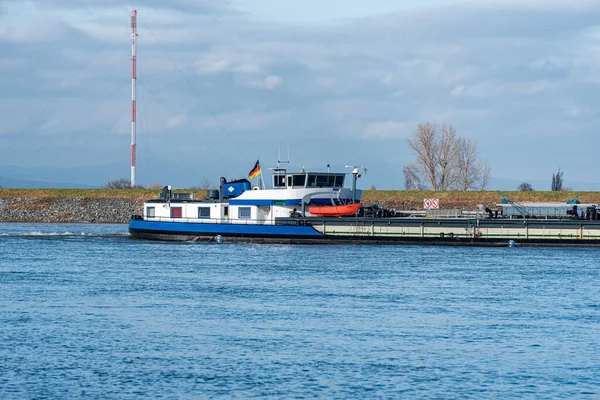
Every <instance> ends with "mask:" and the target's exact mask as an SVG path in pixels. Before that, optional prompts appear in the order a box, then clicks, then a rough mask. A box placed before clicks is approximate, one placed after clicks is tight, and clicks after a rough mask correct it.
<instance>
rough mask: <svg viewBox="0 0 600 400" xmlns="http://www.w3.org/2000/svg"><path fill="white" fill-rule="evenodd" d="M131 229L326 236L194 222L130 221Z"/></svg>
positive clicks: (301, 229) (299, 229)
mask: <svg viewBox="0 0 600 400" xmlns="http://www.w3.org/2000/svg"><path fill="white" fill-rule="evenodd" d="M129 228H130V229H139V230H145V231H154V232H156V233H162V232H169V233H180V234H182V235H186V234H190V235H194V234H195V235H203V234H212V235H227V234H231V235H263V236H306V237H308V236H313V237H323V236H324V235H323V234H322V233H320V232H318V231H317V230H315V229H314V228H313V227H312V226H288V225H251V224H248V225H245V224H210V223H193V222H157V221H144V220H141V219H132V220H130V221H129Z"/></svg>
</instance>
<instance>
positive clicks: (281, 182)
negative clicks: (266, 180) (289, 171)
mask: <svg viewBox="0 0 600 400" xmlns="http://www.w3.org/2000/svg"><path fill="white" fill-rule="evenodd" d="M273 187H274V188H278V187H285V175H273Z"/></svg>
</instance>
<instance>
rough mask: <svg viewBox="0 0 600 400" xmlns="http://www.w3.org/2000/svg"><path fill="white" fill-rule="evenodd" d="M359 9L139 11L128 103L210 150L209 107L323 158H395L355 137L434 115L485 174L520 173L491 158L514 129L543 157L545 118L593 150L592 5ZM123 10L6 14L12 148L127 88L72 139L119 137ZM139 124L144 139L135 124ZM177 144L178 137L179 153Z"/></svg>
mask: <svg viewBox="0 0 600 400" xmlns="http://www.w3.org/2000/svg"><path fill="white" fill-rule="evenodd" d="M257 1H258V2H259V3H260V4H262V6H261V5H260V4H258V5H256V3H252V4H250V2H246V6H245V8H246V9H247V10H248V11H251V12H252V13H256V12H259V10H261V7H265V4H267V2H266V0H264V1H263V0H257ZM336 1H338V0H336ZM346 3H347V2H346ZM346 3H345V4H346ZM355 3H356V2H355ZM355 3H352V7H358V8H360V7H362V9H358V8H356V9H354V10H352V13H353V14H352V15H354V16H356V17H357V19H345V20H338V21H337V22H336V23H334V24H330V23H329V21H330V17H332V16H334V15H333V14H332V15H324V16H323V15H316V14H318V12H319V9H322V7H329V8H331V7H333V6H332V4H334V3H331V4H330V3H328V4H326V5H324V6H322V7H321V6H320V5H315V4H316V0H315V1H313V0H310V1H308V2H305V3H303V10H302V12H303V13H304V14H305V17H306V18H309V19H310V17H311V15H310V14H311V13H312V14H315V15H312V18H313V19H312V20H311V21H312V22H311V23H310V24H308V25H303V26H297V25H294V24H290V23H289V21H290V19H294V18H295V16H293V15H292V16H289V17H288V18H284V17H281V16H280V17H277V18H275V17H274V16H275V15H276V14H277V13H281V12H283V11H282V10H286V7H287V6H285V7H284V6H283V5H277V7H276V8H277V9H278V10H279V11H277V10H273V11H272V12H270V13H269V15H266V14H265V15H257V16H256V17H258V18H255V17H254V16H252V15H249V14H244V13H243V12H240V8H242V7H241V6H239V7H238V6H237V4H238V3H236V2H214V1H208V0H204V1H197V2H196V1H193V0H189V1H188V0H179V1H176V3H174V2H164V1H159V0H148V1H147V2H146V1H145V2H144V4H143V6H144V7H143V8H142V7H140V10H139V24H140V36H139V42H138V44H139V47H138V50H139V58H138V60H139V64H138V72H139V73H140V81H139V83H140V84H139V85H138V93H139V97H138V101H140V102H141V104H139V107H140V109H142V108H143V107H148V103H151V102H153V101H155V100H154V98H153V97H152V96H151V95H149V94H148V93H147V92H146V90H145V87H147V88H148V89H150V90H152V92H153V93H154V95H156V97H158V98H159V99H160V101H162V102H163V103H165V104H166V105H167V106H168V107H169V108H171V109H172V110H171V111H170V112H165V110H163V109H162V108H160V107H159V106H156V105H155V106H154V108H153V109H152V110H153V111H152V112H149V113H148V115H147V129H146V132H148V133H151V134H153V135H159V134H160V135H162V134H164V132H170V134H171V133H173V134H176V133H177V132H179V131H181V132H185V131H186V129H184V128H185V126H190V127H193V129H194V130H197V131H198V132H202V137H203V138H205V137H208V136H210V135H212V136H211V139H210V140H212V137H216V136H219V135H215V133H217V132H219V129H220V128H219V126H218V124H217V123H216V122H215V121H214V120H213V118H212V117H211V116H210V113H209V112H208V111H206V110H205V107H208V108H209V109H210V110H212V111H214V114H215V115H216V116H217V119H218V120H219V121H220V122H221V123H222V125H223V126H224V127H225V129H226V130H228V131H231V132H234V133H235V132H246V131H248V130H252V131H253V132H254V133H255V134H254V135H253V138H255V139H256V140H257V142H259V141H260V140H267V139H266V138H268V137H271V138H272V135H273V134H274V133H276V134H277V136H278V137H293V136H299V135H304V136H303V137H306V135H311V134H314V135H317V134H318V135H320V140H321V141H322V143H323V144H324V147H325V148H330V147H331V146H332V145H333V143H336V145H339V137H341V136H343V137H344V138H345V140H344V146H345V151H346V152H347V153H353V152H357V149H360V153H361V154H364V155H365V156H366V155H368V154H369V153H372V154H377V156H376V157H374V158H373V159H375V160H379V159H380V160H381V162H390V160H391V158H390V157H395V156H396V155H395V154H392V153H393V152H392V150H390V149H388V148H385V149H381V148H380V147H378V146H380V145H381V142H380V140H364V139H365V138H369V139H386V140H399V141H400V142H401V143H403V138H404V137H405V135H406V134H407V133H410V132H412V131H413V130H414V127H415V126H416V124H417V123H418V122H420V121H422V120H431V121H435V122H445V123H448V124H453V125H455V127H456V128H457V130H459V132H461V133H463V132H464V133H469V134H471V135H472V136H474V137H475V136H476V137H477V140H478V142H479V144H480V146H481V148H482V149H484V148H486V146H487V148H488V149H490V153H492V154H493V157H496V158H493V157H492V160H498V161H497V164H496V165H494V164H492V168H493V169H494V167H497V166H502V170H503V171H507V168H513V171H515V173H518V171H519V168H522V167H523V165H520V164H519V162H518V161H516V162H515V163H513V164H511V165H510V166H509V167H507V166H506V165H505V164H504V163H502V161H501V160H502V159H504V158H505V155H503V153H504V152H505V151H506V150H505V149H504V148H503V147H501V146H498V145H497V141H498V137H505V135H516V136H518V137H519V138H520V139H519V140H523V141H524V143H523V147H524V148H528V149H529V151H530V152H532V153H535V152H537V151H538V150H537V149H538V148H539V147H538V146H537V145H536V143H530V144H531V146H526V145H527V138H528V136H535V135H539V136H537V137H536V140H538V141H539V139H540V136H543V135H544V134H545V132H546V131H545V130H543V129H539V128H540V126H539V125H535V124H531V123H530V122H531V121H534V120H536V121H544V129H547V130H548V131H549V132H550V131H551V132H552V133H551V134H552V135H557V136H558V135H561V134H562V135H566V133H565V132H567V131H572V130H575V131H577V132H578V134H579V135H580V136H581V137H582V138H585V139H586V140H587V141H588V142H589V143H591V144H590V146H586V147H588V148H590V149H591V148H597V147H598V146H600V138H598V139H597V138H596V134H595V132H596V127H597V125H598V124H597V123H596V122H597V121H596V120H595V119H597V117H595V114H594V113H592V112H590V111H589V110H585V109H584V108H582V106H581V105H585V104H593V103H594V101H595V98H596V97H597V96H596V93H597V91H598V89H599V88H598V86H599V85H600V78H599V77H600V67H599V66H600V43H599V42H598V38H599V37H600V28H598V22H597V21H598V20H600V3H599V2H598V1H597V0H594V1H588V0H581V1H577V2H573V1H568V0H544V1H542V0H508V1H504V0H502V1H501V0H489V1H485V2H481V1H475V0H468V1H467V0H449V1H446V2H442V3H439V4H438V3H436V4H434V5H432V3H430V2H429V1H427V2H426V3H425V4H421V3H422V2H416V1H411V2H409V3H406V2H402V4H401V5H400V2H398V1H397V0H396V1H393V0H390V1H389V2H388V4H389V5H390V7H389V8H386V7H387V6H386V7H384V8H383V9H382V8H380V7H379V5H377V6H375V5H373V9H378V10H383V11H382V12H384V13H387V14H385V15H380V13H379V11H378V12H375V13H374V12H372V10H370V9H369V7H370V6H366V5H362V6H361V5H359V4H358V3H356V4H355ZM417 3H419V4H418V5H417ZM365 4H366V3H365ZM320 7H321V8H320ZM349 7H350V6H349ZM397 7H402V10H401V12H395V10H396V9H397ZM130 8H131V7H130V6H124V5H123V4H122V2H119V1H118V0H110V1H106V2H98V1H92V0H73V1H71V0H43V1H37V0H29V1H14V2H11V3H10V6H9V7H5V9H6V10H7V13H6V14H5V15H3V16H1V17H0V18H2V20H1V22H2V23H0V53H1V54H2V58H3V61H1V62H0V70H2V72H3V73H2V74H1V76H0V101H3V102H8V101H10V100H11V99H13V98H15V97H20V98H22V99H26V100H27V101H25V102H24V104H31V106H25V107H18V108H16V107H13V108H8V109H4V110H0V120H2V121H3V126H5V127H12V128H11V129H17V128H18V127H19V126H21V127H22V129H21V130H20V131H19V133H21V134H22V135H23V137H24V138H27V139H23V143H25V142H26V141H28V140H29V136H27V135H29V134H30V133H31V132H33V134H39V132H40V131H43V132H48V131H45V130H44V129H48V130H51V131H52V132H53V134H56V135H60V134H61V132H64V131H65V130H66V128H68V126H70V122H71V121H72V120H73V119H74V118H76V117H74V116H73V115H74V114H78V115H80V114H81V113H82V112H83V113H85V112H86V111H87V108H84V109H83V110H82V109H81V108H80V107H78V106H77V104H90V105H91V104H95V103H98V102H99V101H101V100H102V99H103V98H105V97H106V96H108V95H109V94H110V92H111V91H112V90H114V89H112V88H114V87H118V86H119V85H120V83H122V82H124V83H125V85H126V86H125V87H124V89H123V90H122V91H121V92H119V93H117V94H116V95H115V96H114V97H113V98H112V99H110V101H109V102H108V104H107V105H106V109H105V110H100V111H97V110H92V113H91V115H90V116H89V117H88V118H86V120H85V123H82V124H80V126H79V125H78V126H77V127H76V128H75V129H74V130H73V131H72V132H71V134H73V135H80V136H81V137H88V136H86V135H89V138H90V139H89V140H90V141H93V140H96V139H95V138H98V137H102V135H100V134H98V132H104V131H105V130H106V127H107V126H111V127H112V126H114V127H115V129H117V130H118V131H119V132H121V131H122V132H123V136H126V135H127V132H128V131H129V123H128V122H129V121H128V120H129V110H128V108H129V107H128V102H129V100H128V97H129V93H128V91H129V88H128V87H127V84H128V80H129V76H130V70H129V68H130V61H129V52H130V43H129V40H130V39H129V29H130V28H129V23H128V18H129V12H130ZM276 11H277V12H276ZM348 12H350V10H348ZM265 13H266V11H265ZM303 18H304V17H303ZM265 20H270V22H266V21H265ZM319 20H320V21H322V22H323V21H325V22H326V23H321V22H318V21H319ZM109 37H110V38H111V39H110V40H109V41H108V42H107V43H106V44H105V45H104V47H102V48H101V49H99V47H100V45H101V44H102V43H104V41H105V40H106V39H107V38H109ZM155 39H156V40H155ZM17 44H18V45H17ZM95 52H96V53H97V54H96V53H95ZM90 57H92V58H90ZM90 59H92V62H90V63H89V64H88V62H87V61H88V60H90ZM10 60H20V61H18V62H15V61H10ZM79 70H81V72H80V73H79V75H77V74H78V71H79ZM180 71H181V72H182V73H183V75H184V76H183V77H182V76H181V74H180V73H179V72H180ZM142 84H143V85H144V86H145V87H142ZM63 87H65V89H64V91H63V92H60V90H61V89H62V88H63ZM252 89H256V90H252ZM59 92H60V94H59ZM194 92H196V93H194ZM198 95H199V96H200V97H202V99H199V98H198ZM54 97H56V100H54V102H52V101H53V100H52V99H53V98H54ZM202 103H205V104H204V105H203V104H202ZM46 107H48V109H47V111H46V112H45V113H44V114H43V115H42V117H41V118H39V120H38V119H36V118H35V117H36V116H37V115H40V113H41V112H42V110H44V109H45V108H46ZM175 110H178V111H177V112H176V113H175V112H174V111H175ZM172 113H174V115H175V116H174V115H172ZM23 121H25V122H23ZM138 122H139V126H140V131H141V132H144V130H143V129H141V128H142V125H143V124H142V118H141V116H140V117H139V120H138ZM24 125H25V126H24ZM44 127H45V128H44ZM553 127H561V129H555V128H553ZM567 128H568V129H567ZM533 130H535V131H536V132H535V135H533V133H532V132H533ZM15 132H16V131H15ZM181 132H180V133H181ZM208 132H210V133H208ZM315 132H317V133H315ZM1 133H2V135H3V136H6V135H8V134H10V133H5V132H1ZM94 133H95V135H93V134H94ZM188 133H189V132H188ZM205 133H206V136H205ZM549 134H550V133H549ZM142 137H143V134H142ZM188 139H189V138H188ZM188 139H186V140H182V141H181V142H182V143H188V145H189V140H188ZM219 139H220V140H221V139H222V140H225V139H226V138H219ZM32 140H33V139H32ZM207 140H208V139H207ZM507 140H510V137H507ZM334 141H335V142H334ZM140 143H143V142H140ZM174 143H175V142H174ZM3 145H4V143H3V142H0V159H2V158H3V157H6V156H8V157H12V156H13V155H14V157H15V158H16V159H26V158H27V154H26V151H27V150H24V148H25V146H22V148H21V147H19V148H18V149H15V150H19V151H6V150H4V151H3V149H5V148H6V147H5V146H3ZM127 145H128V143H127V140H125V146H127ZM402 146H403V144H399V147H402ZM532 149H533V150H532ZM174 151H176V149H174ZM7 153H10V154H7ZM306 153H307V154H308V153H309V152H308V151H307V152H306ZM539 153H540V156H539V157H540V158H541V157H542V156H544V154H543V153H544V151H542V150H539ZM311 154H312V153H311ZM584 156H585V154H584ZM589 156H590V157H587V158H590V159H591V158H593V156H594V154H592V153H590V154H589ZM43 157H46V159H47V160H48V161H47V162H49V163H51V162H52V157H51V153H50V152H49V153H48V154H45V152H40V154H39V158H40V160H41V159H42V158H43ZM531 157H533V158H535V157H536V154H532V155H531ZM564 157H569V156H568V155H564ZM584 158H586V157H578V159H584ZM523 159H525V158H523ZM515 160H516V158H515ZM536 165H537V164H536ZM540 165H542V163H540ZM528 167H529V166H528ZM585 167H586V165H582V168H581V169H582V170H586V171H587V170H588V169H586V168H585ZM535 168H537V166H536V167H535ZM540 168H541V167H540ZM590 170H591V169H590ZM507 173H511V172H507ZM390 179H391V178H390ZM382 180H386V178H385V177H383V178H382ZM388 180H389V179H388ZM386 182H387V180H386ZM386 185H387V186H389V184H387V183H386ZM399 185H400V184H399Z"/></svg>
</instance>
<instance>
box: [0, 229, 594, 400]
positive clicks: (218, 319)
mask: <svg viewBox="0 0 600 400" xmlns="http://www.w3.org/2000/svg"><path fill="white" fill-rule="evenodd" d="M0 255H1V256H0V326H1V330H0V398H2V399H22V398H36V399H45V398H48V399H56V398H61V399H68V398H98V399H105V398H122V399H147V398H160V397H162V398H182V399H195V398H250V397H272V398H329V399H334V398H339V399H346V398H361V399H364V398H401V397H402V398H459V397H461V398H462V397H468V398H515V399H520V398H598V396H600V340H599V339H598V338H599V337H600V290H599V283H600V251H599V250H597V249H586V248H509V247H506V248H461V247H432V246H370V245H320V246H309V245H299V246H295V245H259V244H233V243H227V242H225V243H222V244H214V243H213V244H206V243H164V242H150V241H141V240H135V239H131V238H130V237H129V236H128V234H127V226H126V225H120V224H119V225H102V224H17V223H14V224H11V223H0Z"/></svg>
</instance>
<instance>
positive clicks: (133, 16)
mask: <svg viewBox="0 0 600 400" xmlns="http://www.w3.org/2000/svg"><path fill="white" fill-rule="evenodd" d="M137 35H138V34H137V10H133V11H132V12H131V187H132V188H133V187H135V114H136V110H135V85H136V76H135V75H136V60H135V55H136V47H137Z"/></svg>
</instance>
